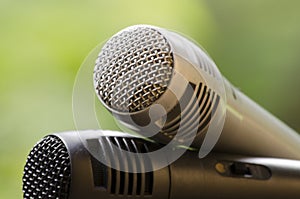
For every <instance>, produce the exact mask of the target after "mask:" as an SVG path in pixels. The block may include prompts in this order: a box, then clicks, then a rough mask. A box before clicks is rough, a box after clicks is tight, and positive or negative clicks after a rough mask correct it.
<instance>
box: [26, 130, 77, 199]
mask: <svg viewBox="0 0 300 199" xmlns="http://www.w3.org/2000/svg"><path fill="white" fill-rule="evenodd" d="M70 183H71V161H70V157H69V154H68V150H67V148H66V147H65V145H64V143H63V142H62V141H61V140H60V139H59V138H57V137H55V136H47V137H45V138H43V139H42V140H41V141H40V142H38V143H37V144H36V145H35V146H34V147H33V149H32V150H31V151H30V153H29V155H28V158H27V161H26V164H25V167H24V175H23V193H24V198H28V199H29V198H61V199H67V198H68V194H69V189H70Z"/></svg>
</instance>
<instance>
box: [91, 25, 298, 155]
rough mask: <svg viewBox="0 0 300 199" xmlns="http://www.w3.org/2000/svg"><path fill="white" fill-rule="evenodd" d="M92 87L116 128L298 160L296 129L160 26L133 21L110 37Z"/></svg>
mask: <svg viewBox="0 0 300 199" xmlns="http://www.w3.org/2000/svg"><path fill="white" fill-rule="evenodd" d="M94 85H95V90H96V93H97V96H98V98H99V100H100V101H101V102H102V104H103V105H104V106H105V107H106V108H107V109H108V110H109V111H110V112H112V113H113V115H114V116H115V117H116V118H117V119H118V120H119V121H120V123H121V124H122V125H124V126H125V127H127V128H128V129H130V130H133V131H135V132H138V133H139V134H142V135H143V136H146V137H151V139H153V140H155V141H157V142H160V143H163V144H166V143H169V142H170V141H171V140H176V141H177V142H178V143H179V144H181V145H185V146H191V147H194V148H198V149H199V148H200V151H201V150H202V151H204V155H203V156H205V154H208V153H209V151H211V150H212V149H213V150H214V151H216V152H224V153H233V154H241V155H250V156H262V157H279V158H288V159H297V160H299V159H300V136H299V135H298V134H297V133H296V132H295V131H294V130H292V129H291V128H289V127H288V126H287V125H286V124H284V123H283V122H281V121H280V120H278V119H277V118H276V117H274V116H273V115H272V114H270V113H269V112H267V111H266V110H264V109H263V108H262V107H260V106H259V105H257V104H256V103H255V102H253V101H252V100H251V99H249V98H248V97H247V96H245V95H244V94H243V93H241V92H240V91H239V90H237V89H236V88H235V87H234V86H232V85H231V84H230V83H229V81H227V80H226V79H225V78H224V77H223V76H222V75H221V73H220V71H219V70H218V68H217V66H216V65H215V63H214V62H213V61H212V59H211V58H210V57H209V56H208V55H207V53H206V52H205V51H204V50H203V49H201V48H200V47H198V46H197V45H195V44H194V43H193V42H191V41H189V40H188V39H186V38H185V37H183V36H181V35H179V34H177V33H174V32H171V31H168V30H166V29H163V28H159V27H154V26H147V25H137V26H132V27H128V28H126V29H124V30H122V31H120V32H119V33H117V34H116V35H114V36H113V37H112V38H111V39H110V40H108V41H107V43H106V44H105V45H104V46H103V48H102V50H101V52H100V53H99V56H98V59H97V61H96V66H95V70H94ZM157 107H158V108H157ZM154 131H157V132H154ZM155 133H156V134H155ZM147 135H148V136H147ZM149 135H150V136H149ZM214 146H215V147H214Z"/></svg>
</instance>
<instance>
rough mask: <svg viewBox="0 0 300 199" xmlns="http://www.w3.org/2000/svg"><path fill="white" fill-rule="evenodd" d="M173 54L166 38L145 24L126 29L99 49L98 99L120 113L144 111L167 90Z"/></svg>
mask: <svg viewBox="0 0 300 199" xmlns="http://www.w3.org/2000/svg"><path fill="white" fill-rule="evenodd" d="M172 72H173V54H172V52H171V47H170V45H169V43H168V42H167V40H166V38H165V37H164V36H163V35H161V34H160V33H159V32H158V31H156V30H154V29H152V28H151V27H146V26H136V27H131V28H128V29H125V30H123V31H121V32H120V33H118V34H117V35H115V36H113V37H112V38H111V39H110V40H109V41H108V42H107V43H106V44H105V45H104V47H103V48H102V50H101V52H100V54H99V56H98V59H97V60H96V66H95V71H94V81H95V88H96V91H97V94H98V96H99V98H100V99H101V100H102V101H103V102H104V103H105V104H106V105H107V106H108V107H110V108H111V109H113V110H116V111H120V112H136V111H139V110H143V109H145V108H146V107H148V106H150V105H151V104H152V103H153V102H155V101H156V100H157V99H158V98H159V97H160V96H161V95H162V94H163V93H164V91H165V90H166V88H167V86H168V84H169V81H170V79H171V76H172Z"/></svg>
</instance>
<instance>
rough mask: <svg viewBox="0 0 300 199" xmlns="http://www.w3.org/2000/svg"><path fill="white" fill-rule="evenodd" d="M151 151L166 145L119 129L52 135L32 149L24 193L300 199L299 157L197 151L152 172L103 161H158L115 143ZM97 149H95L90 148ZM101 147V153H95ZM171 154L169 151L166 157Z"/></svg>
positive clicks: (72, 197) (108, 198)
mask: <svg viewBox="0 0 300 199" xmlns="http://www.w3.org/2000/svg"><path fill="white" fill-rule="evenodd" d="M112 145H115V146H117V147H120V148H123V149H125V150H129V151H134V152H136V153H147V152H151V151H152V150H156V149H157V148H159V147H162V145H160V144H157V143H153V142H149V141H145V140H143V139H141V138H138V137H133V136H129V135H126V134H123V133H118V132H105V131H81V132H64V133H56V134H52V135H48V136H46V137H45V138H43V139H42V140H41V141H40V142H39V143H37V144H36V145H35V147H34V148H33V149H32V150H31V152H30V154H29V156H28V159H27V162H26V165H25V168H24V176H23V192H24V198H60V199H81V198H89V199H99V198H103V199H115V198H116V199H117V198H118V199H121V198H132V199H134V198H155V199H166V198H169V199H182V198H190V199H198V198H203V199H205V198H216V199H229V198H230V199H234V198H245V199H252V198H272V197H273V198H289V199H293V198H295V199H296V198H299V197H300V191H299V187H300V162H299V161H296V160H285V159H276V158H258V157H247V156H238V155H229V154H218V153H212V154H210V155H208V156H207V157H205V158H203V159H199V158H198V157H197V153H196V152H194V151H186V153H185V154H184V155H183V156H182V157H181V158H179V159H178V160H177V161H175V162H173V163H172V164H170V165H169V166H167V167H165V168H163V169H159V170H155V171H150V172H140V173H136V172H125V171H120V170H117V169H114V168H110V167H108V166H106V165H104V164H103V163H101V162H100V161H99V159H98V158H100V157H105V158H106V159H109V160H110V162H111V163H112V162H115V164H114V165H120V164H123V166H124V165H127V166H128V167H132V168H137V167H143V165H146V164H148V165H149V164H150V165H154V164H158V162H155V161H153V160H149V159H147V158H144V159H142V158H141V159H130V158H126V157H125V156H122V155H120V153H118V152H117V151H114V149H113V148H112V147H111V146H112ZM91 151H93V153H91ZM94 152H96V153H94ZM165 158H166V159H168V157H167V155H166V157H165Z"/></svg>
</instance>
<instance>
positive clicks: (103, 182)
mask: <svg viewBox="0 0 300 199" xmlns="http://www.w3.org/2000/svg"><path fill="white" fill-rule="evenodd" d="M91 163H92V169H93V178H94V185H95V186H96V187H102V188H105V189H107V176H108V173H107V172H108V171H107V166H105V165H103V164H102V163H101V162H100V161H98V160H96V159H95V158H94V157H93V156H91Z"/></svg>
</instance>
